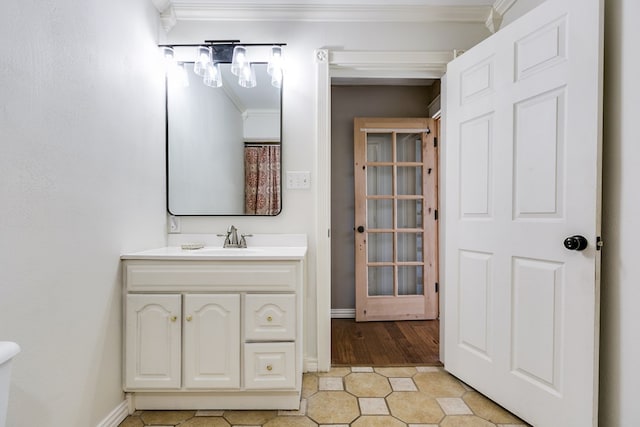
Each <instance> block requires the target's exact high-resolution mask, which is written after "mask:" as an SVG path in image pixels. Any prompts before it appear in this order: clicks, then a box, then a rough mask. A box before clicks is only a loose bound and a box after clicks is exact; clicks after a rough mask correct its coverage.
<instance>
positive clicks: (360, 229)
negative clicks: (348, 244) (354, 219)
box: [357, 225, 364, 233]
mask: <svg viewBox="0 0 640 427" xmlns="http://www.w3.org/2000/svg"><path fill="white" fill-rule="evenodd" d="M357 230H358V233H364V227H363V226H361V225H359V226H358V228H357Z"/></svg>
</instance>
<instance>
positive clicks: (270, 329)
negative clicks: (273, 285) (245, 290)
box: [244, 294, 296, 341]
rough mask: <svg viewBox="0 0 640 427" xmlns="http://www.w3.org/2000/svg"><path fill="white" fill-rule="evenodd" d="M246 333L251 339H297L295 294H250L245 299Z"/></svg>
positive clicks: (247, 337) (248, 338) (246, 336)
mask: <svg viewBox="0 0 640 427" xmlns="http://www.w3.org/2000/svg"><path fill="white" fill-rule="evenodd" d="M244 313H245V323H244V326H245V328H244V334H245V338H246V339H247V340H249V341H293V340H295V339H296V296H295V295H294V294H249V295H247V296H246V297H245V301H244Z"/></svg>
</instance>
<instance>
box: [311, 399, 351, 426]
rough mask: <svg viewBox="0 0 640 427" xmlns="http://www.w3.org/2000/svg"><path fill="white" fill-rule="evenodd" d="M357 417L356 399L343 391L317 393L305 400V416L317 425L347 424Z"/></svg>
mask: <svg viewBox="0 0 640 427" xmlns="http://www.w3.org/2000/svg"><path fill="white" fill-rule="evenodd" d="M358 415H360V410H359V409H358V402H357V400H356V398H355V397H354V396H352V395H350V394H349V393H347V392H344V391H319V392H318V393H316V394H314V395H313V396H311V397H310V398H309V399H307V416H308V417H309V418H311V419H312V420H313V421H315V422H317V423H318V424H345V423H347V424H348V423H350V422H352V421H353V420H355V419H356V418H357V417H358Z"/></svg>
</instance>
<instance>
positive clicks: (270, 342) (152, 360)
mask: <svg viewBox="0 0 640 427" xmlns="http://www.w3.org/2000/svg"><path fill="white" fill-rule="evenodd" d="M216 258H219V257H210V258H209V257H202V258H196V259H193V258H192V257H187V258H184V259H183V258H178V259H175V258H173V259H172V258H169V259H162V258H160V259H157V258H153V259H144V258H140V257H135V256H134V255H129V256H123V260H124V261H123V275H124V298H123V303H124V310H123V312H124V375H123V377H124V378H123V381H124V390H125V391H126V392H128V393H129V394H130V397H131V398H132V402H133V405H134V407H135V408H136V409H297V408H298V406H299V401H300V390H301V386H302V349H303V346H302V301H303V300H302V290H303V284H304V256H301V257H294V259H275V260H261V259H257V260H247V259H240V260H237V259H216Z"/></svg>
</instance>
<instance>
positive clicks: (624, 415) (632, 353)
mask: <svg viewBox="0 0 640 427" xmlns="http://www.w3.org/2000/svg"><path fill="white" fill-rule="evenodd" d="M549 1H553V0H549ZM539 3H541V0H519V1H518V2H517V3H516V4H515V6H514V7H513V8H512V9H510V10H509V12H508V13H507V15H506V16H505V20H504V22H505V23H508V22H512V21H513V20H514V19H516V18H517V17H518V16H520V15H521V14H522V13H524V12H526V11H527V10H530V9H531V8H533V6H536V5H537V4H539ZM604 15H605V35H604V40H605V45H604V56H605V64H604V79H605V80H604V133H603V179H602V183H603V216H602V218H603V219H602V236H603V239H604V241H605V247H604V250H603V253H602V280H601V293H602V294H601V302H600V312H601V314H600V316H601V318H600V405H599V411H600V416H599V418H600V425H602V426H606V427H608V426H612V427H613V426H615V427H632V426H636V425H637V424H638V420H640V405H638V403H637V396H638V393H639V392H640V388H639V382H638V379H639V378H640V366H639V365H638V362H637V361H638V360H640V339H639V337H640V335H639V334H638V325H640V311H638V308H637V303H638V301H640V286H638V278H639V277H640V263H639V262H638V260H639V259H640V247H639V246H638V244H637V240H638V238H640V221H638V218H640V198H639V197H638V182H640V167H639V165H640V144H638V127H637V121H638V117H639V116H640V83H639V82H638V76H640V60H639V59H638V55H636V54H634V53H633V52H634V50H635V49H636V47H637V46H636V45H637V40H640V27H639V26H638V22H637V18H638V17H639V16H640V2H638V1H637V0H606V1H605V13H604Z"/></svg>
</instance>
